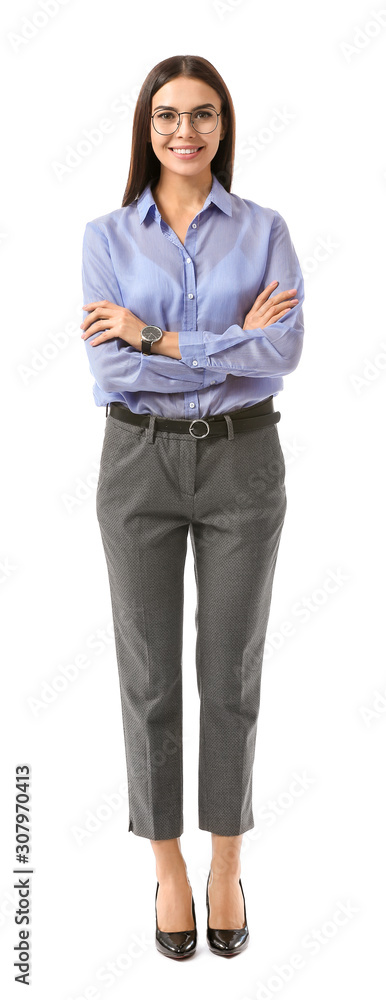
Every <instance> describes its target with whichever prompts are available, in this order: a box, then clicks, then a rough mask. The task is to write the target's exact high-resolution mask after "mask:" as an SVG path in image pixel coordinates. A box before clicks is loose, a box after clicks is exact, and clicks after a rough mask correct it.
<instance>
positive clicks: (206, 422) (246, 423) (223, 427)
mask: <svg viewBox="0 0 386 1000" xmlns="http://www.w3.org/2000/svg"><path fill="white" fill-rule="evenodd" d="M109 407H110V416H111V417H114V419H116V420H124V421H128V423H130V424H137V425H139V426H140V427H148V426H149V419H150V414H149V413H133V412H132V411H131V410H129V408H128V407H127V406H125V405H124V403H118V402H115V403H107V405H106V417H107V415H108V408H109ZM229 416H230V417H231V419H232V424H233V430H234V431H235V433H238V432H239V431H244V430H247V429H248V428H249V427H251V428H252V427H265V426H266V425H267V424H277V423H278V421H279V420H280V418H281V413H279V411H278V410H274V408H273V396H268V397H267V399H262V400H261V402H260V403H255V404H254V405H253V406H246V407H244V408H243V409H241V410H230V411H229ZM155 429H156V430H160V431H171V432H172V433H173V434H190V435H191V436H192V437H194V438H197V439H201V438H206V437H208V436H209V437H210V436H212V437H213V435H224V434H228V425H227V421H226V420H225V419H224V414H223V413H220V414H216V415H215V416H213V417H205V418H204V417H195V418H194V419H193V420H177V419H174V418H170V417H158V416H156V417H155Z"/></svg>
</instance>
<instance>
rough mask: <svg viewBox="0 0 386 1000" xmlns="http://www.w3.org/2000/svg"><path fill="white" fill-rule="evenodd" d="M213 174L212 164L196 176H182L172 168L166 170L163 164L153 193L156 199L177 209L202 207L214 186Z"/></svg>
mask: <svg viewBox="0 0 386 1000" xmlns="http://www.w3.org/2000/svg"><path fill="white" fill-rule="evenodd" d="M212 184H213V175H212V172H211V169H210V166H208V167H207V169H206V170H203V171H202V173H201V174H197V176H196V177H180V176H179V175H178V174H174V173H172V171H170V170H167V171H166V170H164V169H163V165H161V173H160V178H159V180H158V181H157V183H156V184H155V186H154V188H153V190H152V195H153V198H154V201H156V202H158V201H159V202H160V203H161V202H162V204H163V205H164V206H166V205H168V206H169V207H173V208H174V209H176V210H177V211H184V210H196V209H197V208H202V206H203V204H204V203H205V201H206V199H207V197H208V194H209V192H210V190H211V188H212Z"/></svg>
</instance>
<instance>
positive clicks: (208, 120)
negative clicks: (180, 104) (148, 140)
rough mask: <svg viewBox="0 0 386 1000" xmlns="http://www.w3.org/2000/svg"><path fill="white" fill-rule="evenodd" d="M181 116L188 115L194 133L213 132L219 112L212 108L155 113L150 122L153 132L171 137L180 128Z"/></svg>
mask: <svg viewBox="0 0 386 1000" xmlns="http://www.w3.org/2000/svg"><path fill="white" fill-rule="evenodd" d="M182 115H190V123H191V125H192V126H193V128H194V130H195V131H196V132H205V133H208V132H214V130H215V129H216V128H217V125H218V120H219V117H220V115H221V111H220V112H219V113H218V112H217V111H214V109H213V108H198V110H197V111H180V112H178V111H162V110H159V111H155V112H154V114H153V115H151V120H152V122H153V126H154V128H155V131H156V132H158V133H159V134H160V135H172V133H173V132H176V131H177V129H178V128H179V127H180V121H181V117H182Z"/></svg>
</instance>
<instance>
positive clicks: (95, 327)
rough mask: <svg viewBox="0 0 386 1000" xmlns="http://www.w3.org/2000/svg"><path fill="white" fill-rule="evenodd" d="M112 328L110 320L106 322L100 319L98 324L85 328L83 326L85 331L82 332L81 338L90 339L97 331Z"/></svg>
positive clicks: (112, 323) (90, 324)
mask: <svg viewBox="0 0 386 1000" xmlns="http://www.w3.org/2000/svg"><path fill="white" fill-rule="evenodd" d="M113 326H114V322H113V320H112V319H111V320H108V321H107V322H106V320H102V319H101V320H99V323H89V324H88V325H87V326H85V329H84V330H83V333H82V334H81V336H82V338H83V339H84V340H85V339H86V338H87V337H92V336H93V335H94V333H97V332H98V330H110V329H111V328H112V327H113Z"/></svg>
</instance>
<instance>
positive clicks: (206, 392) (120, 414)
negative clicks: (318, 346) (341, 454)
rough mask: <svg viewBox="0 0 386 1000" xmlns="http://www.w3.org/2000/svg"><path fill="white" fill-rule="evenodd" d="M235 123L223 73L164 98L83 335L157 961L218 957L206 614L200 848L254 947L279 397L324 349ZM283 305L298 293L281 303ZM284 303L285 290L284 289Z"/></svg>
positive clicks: (222, 914)
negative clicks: (189, 557) (238, 147)
mask: <svg viewBox="0 0 386 1000" xmlns="http://www.w3.org/2000/svg"><path fill="white" fill-rule="evenodd" d="M234 148H235V115H234V108H233V103H232V99H231V96H230V93H229V91H228V89H227V87H226V85H225V83H224V81H223V79H222V77H221V76H220V75H219V73H218V72H217V71H216V69H215V68H214V66H213V65H212V64H211V63H210V62H208V61H207V60H206V59H203V58H199V57H196V56H175V57H172V58H169V59H165V60H163V61H162V62H160V63H158V64H157V65H156V66H155V67H154V68H153V69H152V70H151V71H150V72H149V74H148V76H147V77H146V79H145V81H144V83H143V86H142V89H141V91H140V94H139V97H138V100H137V105H136V109H135V114H134V122H133V138H132V150H131V163H130V173H129V177H128V182H127V186H126V191H125V194H124V198H123V203H122V207H121V208H118V209H115V210H114V211H112V212H110V213H109V214H107V215H103V216H100V217H98V218H96V219H93V220H92V221H90V222H88V223H87V225H86V228H85V233H84V242H83V292H84V305H83V310H84V312H85V315H86V318H85V319H84V322H83V323H82V327H83V331H84V332H83V334H82V336H83V338H84V341H85V345H86V350H87V356H88V361H89V366H90V370H91V372H92V373H93V375H94V377H95V383H94V386H93V392H94V399H95V403H96V405H97V406H102V405H106V425H105V435H104V441H103V447H102V454H101V464H100V473H99V480H98V486H97V501H96V502H97V517H98V522H99V526H100V530H101V536H102V541H103V546H104V552H105V556H106V562H107V569H108V574H109V584H110V590H111V602H112V611H113V621H114V630H115V645H116V653H117V662H118V670H119V680H120V691H121V699H122V718H123V728H124V737H125V748H126V764H127V778H128V796H129V831H130V830H131V831H132V832H133V833H134V834H137V835H138V836H140V837H147V838H148V839H149V840H150V843H151V846H152V849H153V851H154V854H155V858H156V876H157V889H156V945H157V947H158V948H159V950H160V951H162V953H163V954H165V955H167V956H168V957H173V958H185V957H187V956H188V955H192V954H193V953H194V951H195V947H196V921H195V910H194V900H193V897H192V890H191V886H190V882H189V878H188V875H187V869H186V863H185V860H184V858H183V856H182V853H181V845H180V836H181V834H182V832H183V803H182V789H183V774H182V759H183V755H182V674H181V659H182V628H183V582H184V565H185V558H186V551H187V536H188V532H189V536H190V541H191V545H192V551H193V556H194V568H195V580H196V588H197V607H196V613H195V622H196V629H197V645H196V669H197V684H198V692H199V697H200V744H199V801H198V820H199V828H200V829H202V830H208V831H210V832H211V835H212V860H211V867H210V871H209V876H208V883H207V895H206V900H207V909H208V921H207V942H208V945H209V947H210V948H211V950H212V951H214V952H215V953H216V954H221V955H224V956H229V955H233V954H238V953H239V952H241V950H242V949H243V948H245V946H246V945H247V943H248V939H249V932H248V927H247V919H246V909H245V901H244V893H243V888H242V884H241V879H240V848H241V842H242V835H243V833H244V832H245V831H246V830H250V829H251V828H252V827H253V826H254V820H253V813H252V769H253V761H254V753H255V739H256V728H257V718H258V711H259V700H260V681H261V669H262V659H263V651H264V642H265V636H266V628H267V623H268V616H269V610H270V602H271V592H272V584H273V577H274V571H275V565H276V559H277V554H278V547H279V542H280V537H281V531H282V527H283V522H284V517H285V512H286V506H287V498H286V490H285V482H284V480H285V463H284V456H283V452H282V449H281V445H280V440H279V435H278V431H277V426H276V424H277V421H278V420H279V419H280V413H279V412H278V411H275V410H274V407H273V397H274V396H276V395H277V394H278V392H280V390H281V389H282V388H283V378H282V376H283V375H286V374H287V373H288V372H291V371H293V370H294V368H296V366H297V364H298V361H299V358H300V355H301V352H302V346H303V315H302V302H303V299H304V289H303V278H302V273H301V270H300V266H299V261H298V258H297V256H296V253H295V250H294V247H293V244H292V242H291V238H290V234H289V231H288V227H287V225H286V222H285V221H284V219H283V217H282V216H281V215H280V214H279V212H277V211H276V210H274V209H270V208H263V207H262V206H261V205H259V204H257V203H255V202H253V201H249V200H247V199H243V198H241V197H240V196H238V195H236V194H231V193H230V188H231V182H232V172H233V162H234ZM279 286H280V287H279ZM278 289H279V290H278Z"/></svg>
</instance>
